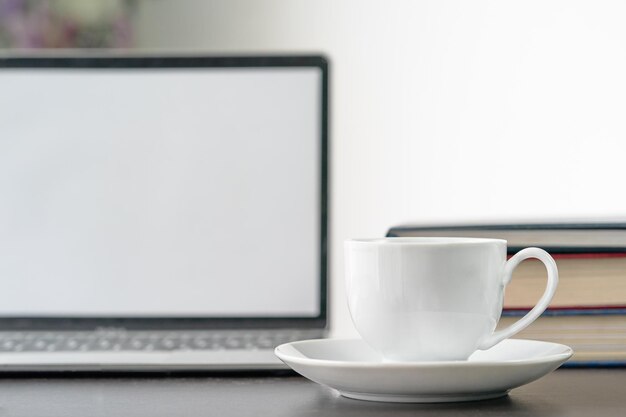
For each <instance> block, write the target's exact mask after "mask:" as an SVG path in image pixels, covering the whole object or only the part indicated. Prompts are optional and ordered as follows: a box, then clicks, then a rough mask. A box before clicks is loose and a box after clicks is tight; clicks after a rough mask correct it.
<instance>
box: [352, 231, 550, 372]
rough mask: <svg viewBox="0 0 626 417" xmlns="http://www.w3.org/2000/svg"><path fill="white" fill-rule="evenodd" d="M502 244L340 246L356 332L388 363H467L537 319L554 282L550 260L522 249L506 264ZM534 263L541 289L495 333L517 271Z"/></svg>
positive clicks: (393, 241)
mask: <svg viewBox="0 0 626 417" xmlns="http://www.w3.org/2000/svg"><path fill="white" fill-rule="evenodd" d="M506 255H507V246H506V241H505V240H498V239H478V238H431V237H424V238H385V239H354V240H348V241H346V242H345V268H346V284H347V294H348V305H349V307H350V313H351V315H352V320H353V322H354V324H355V326H356V329H357V331H358V332H359V334H360V335H361V337H362V338H363V340H365V342H367V343H368V344H369V345H371V346H372V347H373V348H374V349H376V350H377V351H379V352H380V353H381V354H382V355H383V358H384V359H385V360H387V361H451V360H466V359H467V358H469V356H470V355H471V354H472V353H473V352H475V351H476V350H478V349H481V350H484V349H489V348H490V347H492V346H494V345H495V344H497V343H499V342H501V341H502V340H504V339H506V338H508V337H511V336H513V335H514V334H516V333H517V332H519V331H520V330H522V329H524V328H525V327H526V326H528V325H529V324H531V323H532V322H533V321H534V320H536V319H537V317H539V315H541V313H543V311H544V310H545V309H546V308H547V307H548V304H549V303H550V301H551V300H552V296H553V295H554V292H555V291H556V287H557V284H558V271H557V268H556V263H555V262H554V259H552V257H551V256H550V255H549V254H548V253H547V252H546V251H544V250H543V249H539V248H526V249H523V250H521V251H520V252H518V253H517V254H516V255H514V256H513V257H512V258H511V259H510V260H508V261H507V259H506ZM527 258H537V259H539V260H540V261H541V262H543V263H544V265H545V266H546V269H547V272H548V284H547V287H546V290H545V292H544V294H543V296H542V297H541V299H540V300H539V302H538V303H537V305H536V306H535V307H534V308H533V309H532V310H531V311H530V312H528V313H527V314H526V315H525V316H524V317H522V318H521V319H520V320H519V321H517V322H515V323H514V324H513V325H511V326H509V327H507V328H505V329H503V330H499V331H495V332H494V330H495V328H496V325H497V323H498V320H499V319H500V315H501V314H502V302H503V298H504V289H505V287H506V285H507V284H508V283H509V281H510V280H511V274H512V273H513V270H514V269H515V267H516V266H517V265H518V264H519V263H520V262H522V261H523V260H524V259H527Z"/></svg>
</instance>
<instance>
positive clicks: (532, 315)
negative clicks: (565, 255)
mask: <svg viewBox="0 0 626 417" xmlns="http://www.w3.org/2000/svg"><path fill="white" fill-rule="evenodd" d="M528 258H536V259H539V260H540V261H541V262H543V264H544V265H545V266H546V270H547V271H548V284H547V285H546V290H545V291H544V293H543V295H542V296H541V298H540V299H539V302H538V303H537V305H535V307H533V309H532V310H530V311H529V312H528V313H526V315H525V316H524V317H522V318H521V319H519V320H518V321H516V322H515V323H513V324H512V325H510V326H509V327H507V328H505V329H502V330H498V331H496V332H494V333H493V334H491V335H489V336H487V337H486V338H485V339H484V340H482V341H481V342H480V343H479V345H478V349H481V350H485V349H489V348H490V347H492V346H494V345H496V344H498V343H500V342H501V341H503V340H504V339H507V338H509V337H511V336H513V335H515V334H516V333H518V332H519V331H521V330H524V329H525V328H526V327H527V326H528V325H529V324H531V323H532V322H533V321H535V320H537V318H538V317H539V316H540V315H541V313H543V312H544V311H545V309H546V308H548V305H549V304H550V301H552V297H553V296H554V293H555V291H556V286H557V284H558V283H559V271H558V270H557V268H556V262H554V259H553V258H552V256H550V254H549V253H548V252H546V251H545V250H543V249H539V248H526V249H523V250H521V251H519V252H518V253H516V254H515V255H514V256H513V257H511V259H509V260H508V261H507V263H506V264H505V266H504V278H503V280H502V286H503V287H506V286H507V285H508V284H509V282H510V281H511V277H512V275H513V270H514V269H515V268H516V267H517V265H519V264H520V263H521V262H522V261H524V260H525V259H528Z"/></svg>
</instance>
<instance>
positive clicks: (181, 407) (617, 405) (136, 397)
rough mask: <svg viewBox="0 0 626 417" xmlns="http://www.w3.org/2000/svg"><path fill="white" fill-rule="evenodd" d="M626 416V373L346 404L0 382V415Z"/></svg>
mask: <svg viewBox="0 0 626 417" xmlns="http://www.w3.org/2000/svg"><path fill="white" fill-rule="evenodd" d="M415 415H419V416H430V415H437V416H502V415H507V416H533V417H536V416H596V417H601V416H612V417H613V416H626V369H561V370H558V371H556V372H554V373H553V374H551V375H548V376H546V377H544V378H542V379H540V380H539V381H536V382H533V383H531V384H529V385H527V386H525V387H521V388H518V389H515V390H513V391H512V392H511V394H510V395H509V396H508V397H504V398H500V399H496V400H489V401H482V402H473V403H469V402H468V403H456V404H386V403H375V402H366V401H358V400H351V399H347V398H343V397H340V396H338V394H336V393H335V392H334V391H332V390H330V389H328V388H324V387H322V386H319V385H316V384H314V383H312V382H310V381H308V380H306V379H304V378H302V377H299V376H293V375H290V376H272V375H247V376H245V375H239V376H233V375H220V376H215V375H213V376H211V375H194V376H142V377H137V376H134V377H132V376H130V377H129V376H124V377H119V376H118V377H78V378H76V377H75V378H60V377H38V378H32V377H28V378H25V377H20V378H8V377H3V378H0V416H29V417H38V416H64V417H71V416H80V417H89V416H150V417H157V416H221V417H228V416H278V417H280V416H290V417H291V416H296V417H297V416H343V417H349V416H362V417H366V416H415Z"/></svg>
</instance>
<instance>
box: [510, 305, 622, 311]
mask: <svg viewBox="0 0 626 417" xmlns="http://www.w3.org/2000/svg"><path fill="white" fill-rule="evenodd" d="M531 309H532V307H504V308H503V309H502V311H530V310H531ZM625 309H626V304H621V305H610V306H603V305H598V306H558V307H548V308H547V309H546V310H548V311H567V310H625Z"/></svg>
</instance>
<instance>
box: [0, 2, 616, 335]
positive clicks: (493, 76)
mask: <svg viewBox="0 0 626 417" xmlns="http://www.w3.org/2000/svg"><path fill="white" fill-rule="evenodd" d="M625 15H626V3H623V2H620V1H606V0H602V1H596V2H589V1H581V0H569V1H565V0H562V1H561V0H547V1H526V2H513V1H490V0H477V1H472V2H467V1H462V0H443V1H441V0H439V1H408V0H407V1H401V0H391V1H367V2H364V1H355V0H344V1H339V2H338V1H326V0H323V1H315V2H313V1H306V0H290V1H288V0H257V1H251V0H247V1H245V0H177V1H174V0H145V1H138V0H137V1H121V0H118V1H115V0H106V1H105V0H102V1H98V0H72V1H68V0H56V1H54V0H51V1H28V0H0V48H2V49H4V52H5V53H9V54H10V53H13V52H19V53H32V52H34V51H36V50H40V49H53V50H52V51H47V53H55V51H59V50H60V49H68V48H69V49H72V48H81V51H75V52H76V53H79V54H80V53H89V51H84V49H93V48H107V49H115V50H117V49H122V50H124V51H125V52H136V51H167V52H169V53H181V54H216V55H226V54H249V53H252V54H278V53H298V54H302V53H323V54H325V55H326V56H327V57H328V58H329V59H330V62H331V136H330V139H331V154H330V155H331V241H330V243H331V253H330V259H331V267H330V277H331V285H330V292H331V306H330V307H331V311H330V314H331V320H332V321H331V329H332V332H333V335H339V336H349V335H353V334H354V330H353V328H352V325H351V323H350V319H349V315H348V313H347V307H346V304H345V301H344V300H345V293H344V288H343V273H342V269H343V259H342V258H343V255H342V242H343V240H345V239H346V238H350V237H376V236H384V235H385V233H386V232H387V230H388V229H389V227H390V226H394V225H397V224H402V223H407V222H409V223H419V224H439V223H460V222H498V221H519V220H530V221H532V220H548V221H549V220H553V219H558V220H562V219H570V218H571V219H580V218H585V219H590V218H593V219H607V218H623V217H624V214H625V213H626V195H624V193H623V192H622V187H621V186H622V184H623V178H624V173H626V169H624V160H623V155H624V150H625V145H624V143H626V142H625V140H626V119H624V116H623V115H624V114H626V78H625V77H624V76H623V74H625V73H626V54H625V53H624V51H625V50H626V26H625V25H624V24H623V21H624V16H625ZM59 52H60V53H61V51H59ZM65 52H66V51H65Z"/></svg>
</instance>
